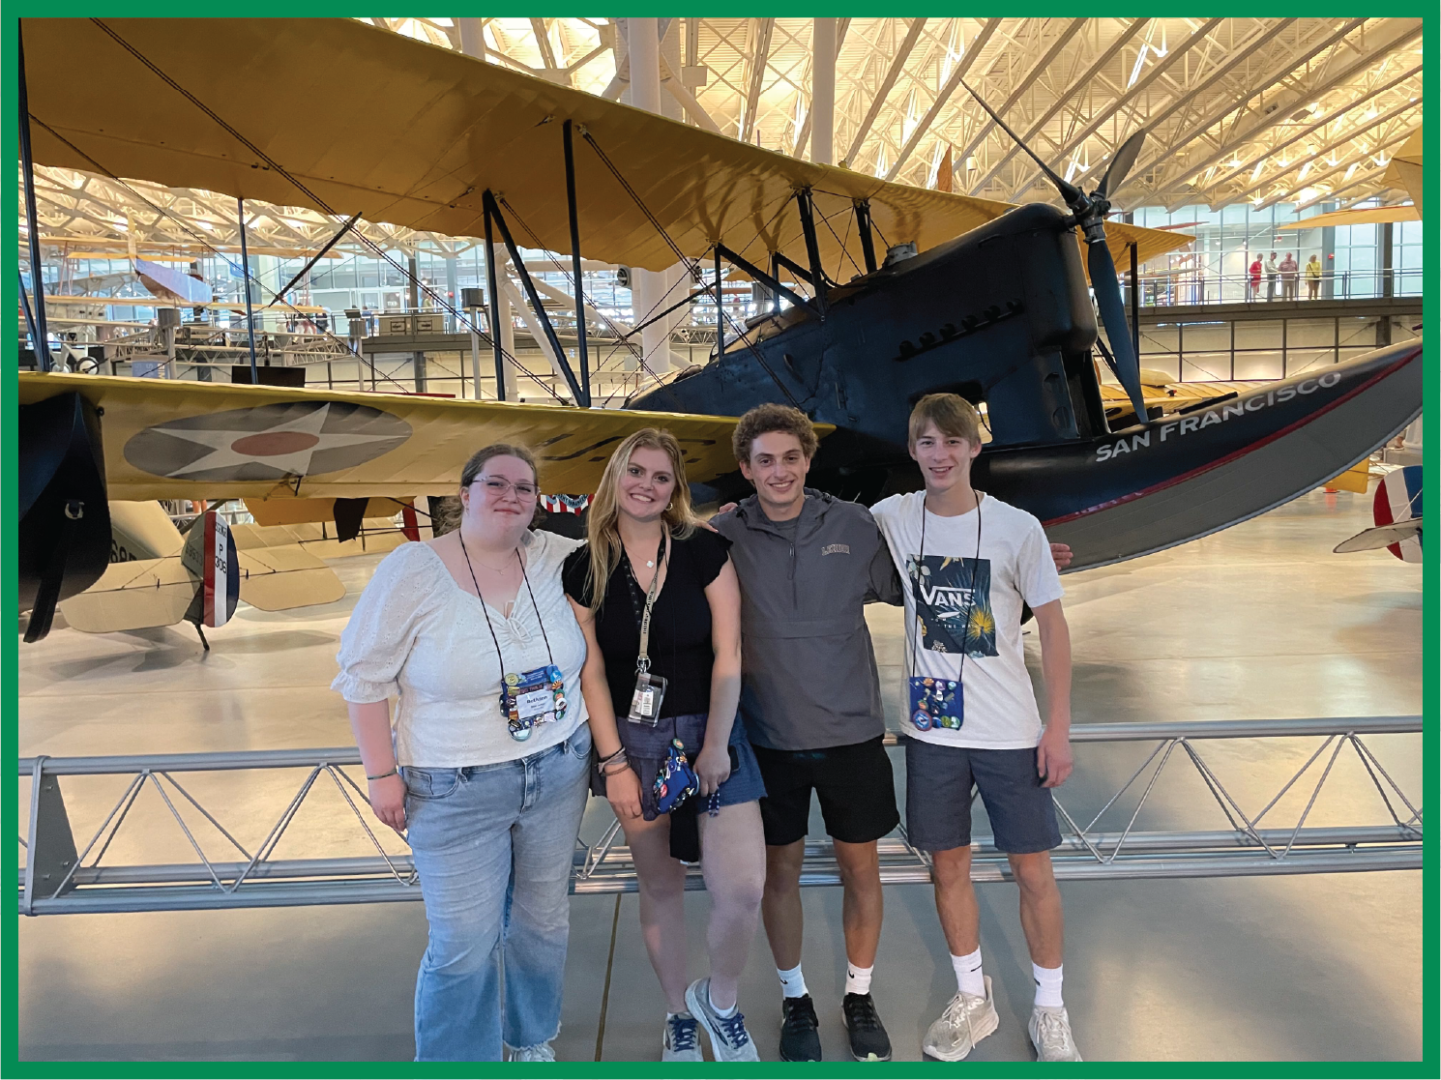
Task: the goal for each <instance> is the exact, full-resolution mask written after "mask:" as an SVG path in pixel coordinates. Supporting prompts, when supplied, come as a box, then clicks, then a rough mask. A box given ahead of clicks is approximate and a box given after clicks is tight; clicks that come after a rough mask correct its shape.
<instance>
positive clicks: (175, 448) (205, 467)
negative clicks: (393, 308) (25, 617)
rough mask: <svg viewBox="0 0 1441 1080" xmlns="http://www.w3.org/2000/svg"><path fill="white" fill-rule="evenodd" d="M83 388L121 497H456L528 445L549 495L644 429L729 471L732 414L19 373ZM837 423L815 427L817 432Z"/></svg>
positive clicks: (594, 469) (696, 472)
mask: <svg viewBox="0 0 1441 1080" xmlns="http://www.w3.org/2000/svg"><path fill="white" fill-rule="evenodd" d="M69 391H77V392H79V393H80V394H82V395H84V397H85V398H87V399H88V400H89V401H91V402H92V403H94V404H95V405H97V406H99V407H100V408H101V409H102V410H103V415H102V418H101V432H102V435H103V439H104V447H105V475H106V479H107V480H108V482H109V485H110V497H111V498H112V499H229V498H237V497H239V498H258V499H282V498H312V499H313V498H360V497H362V496H373V495H389V496H394V497H397V498H410V497H414V496H417V495H449V494H453V493H454V492H455V490H456V485H457V483H458V481H459V477H460V470H461V468H462V466H463V465H464V464H465V462H466V459H467V458H469V457H470V455H471V454H472V453H474V452H475V451H476V450H478V449H480V448H481V447H483V446H486V445H489V444H491V443H518V444H520V445H523V446H526V447H529V448H530V450H531V451H533V452H534V453H535V455H536V457H537V459H538V460H539V462H540V483H541V487H542V489H543V490H545V491H552V492H573V493H585V492H591V491H594V490H595V487H596V484H597V482H598V481H599V479H600V475H601V470H602V469H603V468H604V466H605V462H606V460H607V459H608V458H609V457H610V453H611V450H613V449H614V447H615V444H616V443H618V442H620V440H621V439H623V438H625V437H626V436H627V435H629V434H630V433H631V432H633V431H636V430H638V429H640V428H643V427H663V428H666V429H668V430H670V431H671V432H672V433H673V434H674V435H675V436H676V438H677V439H679V440H680V444H681V447H682V448H683V449H684V451H685V454H686V471H687V475H688V478H689V479H690V480H692V481H705V480H710V479H713V478H715V477H717V476H720V475H722V474H724V473H728V472H733V471H734V470H735V468H736V464H735V459H734V457H733V456H732V454H731V431H732V429H733V428H734V427H735V420H733V419H727V418H725V417H716V416H697V415H693V414H685V413H652V412H629V411H620V410H612V409H576V408H569V407H565V406H555V405H530V404H518V403H509V402H500V401H464V400H449V399H444V398H431V397H420V396H416V395H401V394H370V393H343V392H337V391H330V390H293V389H286V388H282V387H271V386H250V385H243V384H230V383H215V384H211V383H198V382H182V381H168V380H164V379H136V378H122V377H109V376H96V375H54V374H51V375H40V374H32V373H22V374H21V375H20V404H21V405H27V404H31V403H33V402H36V401H43V400H45V399H46V398H49V397H53V396H54V395H56V394H61V393H66V392H69ZM832 430H834V429H833V428H831V427H830V426H829V425H818V426H817V428H816V432H817V434H819V435H827V434H829V433H830V432H831V431H832Z"/></svg>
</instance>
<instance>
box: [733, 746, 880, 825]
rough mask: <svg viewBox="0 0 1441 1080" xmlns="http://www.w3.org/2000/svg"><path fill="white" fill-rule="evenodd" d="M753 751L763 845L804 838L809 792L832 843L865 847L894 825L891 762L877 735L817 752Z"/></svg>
mask: <svg viewBox="0 0 1441 1080" xmlns="http://www.w3.org/2000/svg"><path fill="white" fill-rule="evenodd" d="M754 749H755V754H756V761H758V762H759V763H760V767H761V777H762V779H764V780H765V785H766V797H765V798H763V799H762V800H761V821H762V822H763V823H764V825H765V833H766V843H767V844H769V845H771V846H783V845H785V844H794V843H795V842H796V841H797V840H801V839H804V838H805V835H806V828H807V826H808V825H809V824H810V819H811V790H812V789H813V788H814V789H815V793H816V797H817V798H819V799H820V803H821V816H822V817H823V818H824V819H825V823H826V832H827V833H829V834H830V836H831V838H832V839H835V840H840V841H842V842H843V843H847V844H865V843H869V842H870V841H872V840H879V839H880V838H881V837H882V836H885V835H886V833H888V832H890V831H891V830H892V829H894V828H895V827H896V826H897V825H898V824H900V820H901V816H900V814H899V813H898V812H897V810H896V782H895V778H894V777H893V776H892V775H891V759H890V758H889V757H888V756H887V755H886V749H885V747H884V746H882V745H881V739H880V737H879V736H877V737H876V738H874V739H870V740H868V741H866V742H863V743H853V744H851V745H850V746H830V747H826V748H825V749H823V750H769V749H767V748H765V747H763V746H757V747H755V748H754Z"/></svg>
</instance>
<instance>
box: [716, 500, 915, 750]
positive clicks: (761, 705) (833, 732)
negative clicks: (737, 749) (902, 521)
mask: <svg viewBox="0 0 1441 1080" xmlns="http://www.w3.org/2000/svg"><path fill="white" fill-rule="evenodd" d="M711 524H712V525H714V526H715V527H716V529H717V530H719V532H720V533H721V535H722V536H724V537H725V538H726V539H728V540H730V541H731V544H732V547H731V552H730V555H731V560H732V562H733V563H734V564H735V568H736V573H737V575H738V576H739V578H740V584H741V643H742V644H741V648H742V671H743V675H744V685H743V688H742V691H741V700H740V715H741V717H742V719H743V720H744V721H745V725H746V733H747V734H748V735H749V736H750V740H751V742H752V743H753V744H754V745H756V746H763V747H769V748H770V749H774V750H819V749H823V748H825V747H831V746H848V745H851V744H854V743H860V742H865V741H866V740H868V739H874V738H877V737H878V736H880V735H882V734H884V733H885V727H886V725H885V714H884V712H883V711H882V708H881V691H880V681H879V677H878V674H877V670H876V657H875V652H874V651H873V649H872V648H871V634H870V630H869V629H868V628H867V626H866V620H865V605H866V603H867V601H871V600H880V601H884V602H886V603H889V604H899V603H901V599H902V593H901V583H900V579H899V577H898V576H897V574H896V570H895V564H894V562H893V561H892V559H891V555H890V551H889V550H888V549H887V547H886V541H885V539H884V538H883V537H882V536H881V531H880V529H879V528H878V527H877V526H876V522H875V519H874V518H872V517H871V512H870V511H869V510H867V509H866V508H865V507H864V506H860V505H858V504H856V503H849V502H844V501H842V500H840V499H836V498H834V497H832V496H830V495H826V494H824V493H822V492H819V491H815V490H812V489H810V488H807V489H806V500H805V505H804V507H803V508H802V510H801V514H800V517H799V518H798V519H797V520H796V521H795V523H794V524H795V531H794V534H793V536H794V541H792V539H791V538H790V536H789V535H788V533H789V530H788V529H787V528H785V526H788V525H789V524H791V523H789V522H783V523H780V524H777V523H776V522H773V521H771V520H770V519H769V518H767V517H766V516H765V513H764V512H763V511H762V510H761V507H760V501H759V500H758V499H757V498H756V497H755V496H754V495H752V496H751V497H750V498H748V499H746V500H744V501H743V502H742V503H741V504H740V505H739V506H737V507H736V508H735V509H734V510H732V511H730V512H729V513H727V514H721V515H719V516H717V517H716V518H714V519H712V521H711Z"/></svg>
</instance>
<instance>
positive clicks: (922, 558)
mask: <svg viewBox="0 0 1441 1080" xmlns="http://www.w3.org/2000/svg"><path fill="white" fill-rule="evenodd" d="M983 498H985V494H984V492H980V491H978V492H976V558H975V561H974V562H972V563H971V588H970V593H971V595H970V598H969V599H968V600H967V601H966V615H965V618H964V619H963V620H962V621H961V670H960V672H959V673H958V674H957V675H956V681H957V682H960V681H961V680H962V679H963V678H964V677H965V674H966V645H967V643H968V642H969V641H970V637H971V613H972V612H973V611H974V610H975V607H976V578H977V577H978V576H979V574H980V571H981V500H982V499H983ZM925 565H926V498H925V496H924V495H922V496H921V551H920V554H919V555H917V556H916V580H915V581H914V582H912V583H911V595H912V597H913V599H914V601H915V608H916V618H915V620H914V621H915V623H916V624H919V623H920V617H921V604H922V603H924V601H923V600H922V599H921V588H922V579H923V578H924V576H925V575H924V573H923V571H924V569H925ZM961 565H962V567H964V566H965V563H964V561H963V562H962V563H961ZM926 610H927V611H928V612H930V615H931V619H932V621H935V622H936V623H937V625H939V621H938V620H936V618H935V612H934V611H933V610H932V609H931V605H930V604H929V603H927V604H926ZM906 629H907V635H906V636H907V637H908V638H909V639H910V643H911V678H915V675H916V659H917V658H916V653H917V651H918V650H919V649H920V645H921V643H920V640H919V638H918V637H916V636H915V635H916V626H915V625H912V626H909V627H907V628H906Z"/></svg>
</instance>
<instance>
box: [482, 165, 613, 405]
mask: <svg viewBox="0 0 1441 1080" xmlns="http://www.w3.org/2000/svg"><path fill="white" fill-rule="evenodd" d="M481 198H482V202H483V204H484V207H485V213H486V217H487V221H489V220H491V219H494V221H495V223H496V225H498V226H499V227H500V238H501V239H502V240H504V241H505V249H506V251H508V252H510V261H511V263H513V264H514V266H515V272H516V273H517V274H519V275H520V283H521V284H522V285H524V286H525V293H526V295H527V296H528V297H530V306H531V307H533V308H534V309H535V314H536V316H537V317H538V318H539V319H540V325H541V328H542V329H543V330H544V331H545V336H546V340H547V341H549V342H550V347H551V348H552V349H554V350H555V359H556V362H557V363H558V364H560V371H561V374H562V375H564V376H565V381H566V385H568V386H569V387H570V392H571V394H573V395H574V401H575V403H576V404H577V405H581V404H583V403H585V402H587V401H588V400H589V398H588V397H587V396H586V395H585V394H584V393H582V392H581V388H580V383H578V382H577V381H576V378H575V372H574V371H572V370H571V369H570V360H569V359H568V358H567V357H566V355H565V350H564V349H562V348H561V347H560V338H558V337H556V336H555V327H554V326H552V325H551V322H550V316H549V315H548V314H546V310H545V305H544V304H542V303H541V302H540V293H538V292H536V289H535V282H533V281H531V280H530V272H529V271H528V270H526V268H525V260H524V259H523V258H521V255H520V249H519V248H517V247H516V246H515V240H514V238H512V237H511V235H510V226H509V225H507V224H506V223H505V217H504V215H502V214H501V212H500V206H499V205H498V204H497V203H496V201H495V195H494V193H492V192H491V190H490V189H489V188H486V190H485V194H484V195H483V196H482V197H481ZM492 303H493V301H492ZM582 314H584V313H582Z"/></svg>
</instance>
